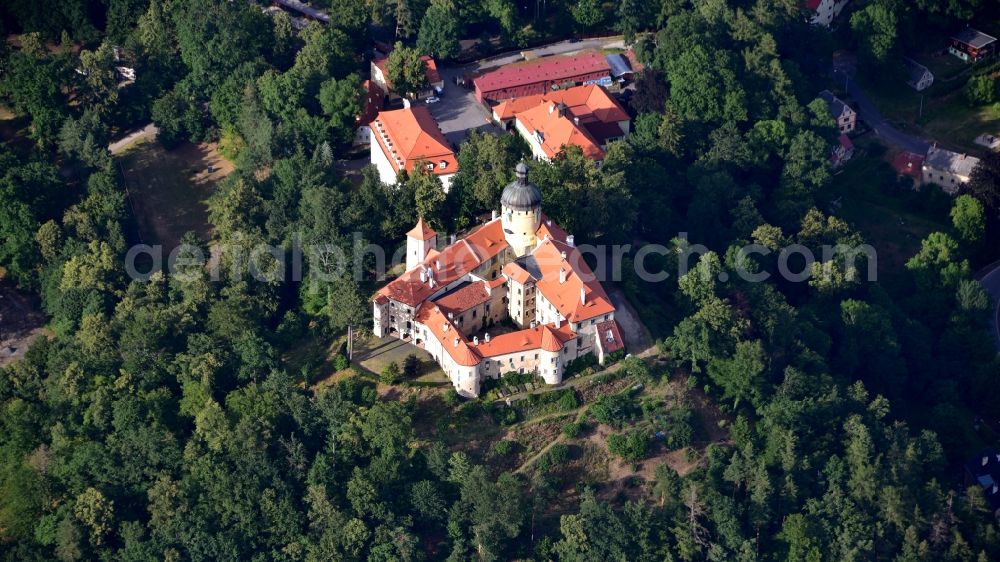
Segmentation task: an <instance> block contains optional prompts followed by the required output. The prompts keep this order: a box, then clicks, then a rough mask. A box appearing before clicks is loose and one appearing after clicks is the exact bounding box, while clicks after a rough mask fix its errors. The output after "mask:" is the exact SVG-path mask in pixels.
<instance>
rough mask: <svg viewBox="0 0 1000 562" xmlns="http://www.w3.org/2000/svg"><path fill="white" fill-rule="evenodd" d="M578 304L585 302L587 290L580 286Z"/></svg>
mask: <svg viewBox="0 0 1000 562" xmlns="http://www.w3.org/2000/svg"><path fill="white" fill-rule="evenodd" d="M580 304H587V291H585V290H584V288H583V287H580Z"/></svg>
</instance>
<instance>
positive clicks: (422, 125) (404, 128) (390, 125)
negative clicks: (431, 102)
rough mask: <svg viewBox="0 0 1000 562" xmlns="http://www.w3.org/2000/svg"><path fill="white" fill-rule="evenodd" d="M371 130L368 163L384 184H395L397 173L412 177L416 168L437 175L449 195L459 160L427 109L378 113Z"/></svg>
mask: <svg viewBox="0 0 1000 562" xmlns="http://www.w3.org/2000/svg"><path fill="white" fill-rule="evenodd" d="M371 127H372V137H373V139H374V142H372V143H371V161H372V164H374V165H375V167H376V168H377V169H378V172H379V176H380V177H381V179H382V181H383V182H385V183H388V184H392V183H396V177H397V175H398V174H399V172H401V171H405V172H407V173H412V172H413V167H414V166H416V165H418V164H419V165H421V166H426V169H427V171H428V172H430V173H432V174H434V175H436V176H437V177H438V179H440V180H441V185H443V186H444V190H445V192H447V191H448V188H450V187H451V178H452V177H453V176H454V175H455V172H457V171H458V159H457V158H456V157H455V151H454V150H452V148H451V145H450V144H449V143H448V139H446V138H445V136H444V133H442V132H441V129H440V128H439V127H438V124H437V122H436V121H434V118H433V117H431V113H430V111H428V110H427V107H425V106H423V105H418V106H415V107H408V108H405V109H397V110H394V111H382V112H379V113H378V115H377V116H376V117H375V120H374V121H372V126H371Z"/></svg>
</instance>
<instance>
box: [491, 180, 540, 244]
mask: <svg viewBox="0 0 1000 562" xmlns="http://www.w3.org/2000/svg"><path fill="white" fill-rule="evenodd" d="M515 170H516V171H517V179H516V180H514V181H512V182H511V183H509V184H508V185H507V187H505V188H504V189H503V195H501V196H500V213H501V214H500V224H501V225H503V232H504V238H506V239H507V244H509V245H510V249H511V251H513V252H514V255H515V256H517V257H521V256H523V255H525V254H528V253H530V252H531V250H532V249H534V247H535V244H536V243H537V241H538V240H537V237H536V236H535V231H537V230H538V226H539V224H541V221H542V193H541V192H540V191H538V188H537V187H535V186H534V185H532V184H531V183H530V182H528V166H526V165H525V164H524V162H521V163H520V164H518V165H517V168H515Z"/></svg>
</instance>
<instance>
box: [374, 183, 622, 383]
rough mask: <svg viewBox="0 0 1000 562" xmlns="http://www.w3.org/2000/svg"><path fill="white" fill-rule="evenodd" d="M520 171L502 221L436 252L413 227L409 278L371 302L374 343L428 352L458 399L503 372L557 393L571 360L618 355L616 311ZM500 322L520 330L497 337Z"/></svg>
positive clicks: (432, 240) (431, 237)
mask: <svg viewBox="0 0 1000 562" xmlns="http://www.w3.org/2000/svg"><path fill="white" fill-rule="evenodd" d="M517 172H518V179H517V180H515V181H514V182H512V183H511V184H510V185H508V186H507V187H506V188H505V189H504V191H503V195H502V196H501V199H500V204H501V214H500V216H499V217H494V218H493V219H492V220H491V221H489V222H487V223H486V224H484V225H482V226H481V227H479V228H478V229H476V230H475V231H473V232H472V233H471V234H469V235H468V236H466V237H465V238H462V239H460V240H457V241H455V242H453V243H452V244H450V245H448V246H446V247H445V248H443V249H442V250H440V251H438V250H437V249H436V248H435V245H436V239H437V234H436V233H435V232H434V231H433V230H431V229H430V228H429V227H428V226H427V225H426V224H425V223H424V221H423V219H421V220H419V221H418V222H417V226H416V227H414V228H413V230H411V231H410V232H409V233H407V243H406V246H407V270H406V272H405V273H403V274H402V275H400V276H399V277H398V278H396V279H394V280H393V281H392V282H390V283H389V284H388V285H386V286H385V287H383V288H382V289H380V290H379V291H378V293H377V294H376V295H375V298H374V300H373V305H372V306H373V318H374V333H375V335H377V336H379V337H386V336H393V337H397V338H399V339H402V340H403V341H406V342H409V343H411V344H413V345H416V346H417V347H420V348H423V349H424V350H426V351H427V352H428V353H430V354H431V355H432V356H433V357H434V359H435V360H436V361H437V362H438V363H439V364H440V366H441V368H442V369H443V370H444V372H445V373H447V374H448V376H449V378H450V379H451V382H452V384H453V385H454V387H455V389H456V390H457V391H458V392H459V393H460V394H462V395H464V396H478V395H479V391H480V384H481V383H482V381H483V380H484V379H486V378H497V377H500V376H501V375H503V374H505V373H509V372H519V373H528V372H534V373H536V374H537V375H539V376H541V377H542V378H543V379H544V380H545V382H546V383H548V384H559V383H560V382H562V374H563V372H564V370H565V368H566V365H567V364H568V363H569V362H570V361H573V360H574V359H576V358H578V357H580V356H584V355H588V354H591V353H595V354H597V355H598V357H599V358H600V359H601V360H603V359H604V357H606V356H607V354H609V353H613V352H614V351H617V350H619V349H622V347H623V342H622V339H621V334H620V332H619V330H618V326H617V324H616V323H615V320H614V316H615V307H614V305H613V304H612V303H611V299H610V298H608V295H607V293H606V292H605V291H604V288H603V287H602V286H601V283H600V282H599V281H598V280H597V279H596V278H595V276H594V274H593V272H592V271H591V269H590V267H589V266H587V264H586V262H585V261H584V260H583V259H582V256H581V254H580V252H579V251H577V249H576V246H575V243H574V239H573V236H572V235H568V234H566V233H565V232H563V231H562V229H560V228H559V227H558V226H556V225H554V224H552V222H551V221H549V220H548V219H546V218H545V216H544V215H543V214H542V210H541V193H540V192H539V191H538V188H537V187H535V186H534V185H532V184H530V183H528V180H527V167H526V166H525V165H524V164H519V165H518V169H517ZM505 319H510V320H511V321H513V323H514V324H515V325H517V327H518V329H516V330H514V331H511V332H507V333H502V330H501V331H500V332H501V333H498V331H497V330H496V329H494V327H495V326H496V325H497V324H499V323H500V322H501V321H503V320H505ZM491 330H492V331H493V332H494V333H493V335H491V334H490V331H491ZM599 338H603V339H599Z"/></svg>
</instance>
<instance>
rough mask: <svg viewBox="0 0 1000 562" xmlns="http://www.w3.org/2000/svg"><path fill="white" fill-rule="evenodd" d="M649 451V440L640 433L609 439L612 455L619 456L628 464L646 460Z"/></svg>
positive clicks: (615, 436) (609, 448)
mask: <svg viewBox="0 0 1000 562" xmlns="http://www.w3.org/2000/svg"><path fill="white" fill-rule="evenodd" d="M648 449H649V438H648V437H647V436H646V434H645V433H642V432H640V431H632V432H629V433H622V434H615V435H611V436H609V437H608V450H609V451H611V454H613V455H616V456H619V457H621V458H622V459H624V460H625V461H627V462H636V461H640V460H642V459H644V458H646V452H647V450H648Z"/></svg>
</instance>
